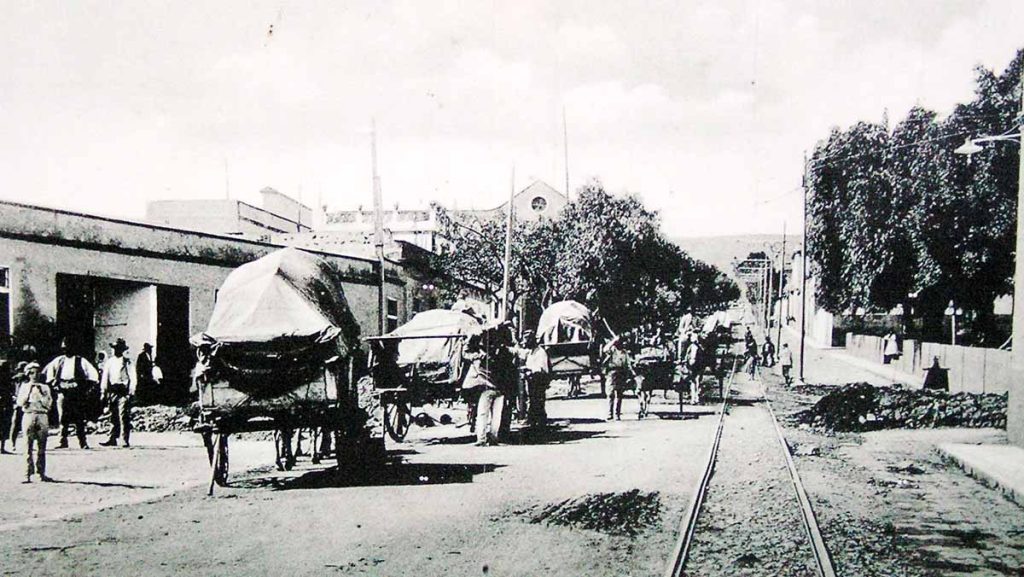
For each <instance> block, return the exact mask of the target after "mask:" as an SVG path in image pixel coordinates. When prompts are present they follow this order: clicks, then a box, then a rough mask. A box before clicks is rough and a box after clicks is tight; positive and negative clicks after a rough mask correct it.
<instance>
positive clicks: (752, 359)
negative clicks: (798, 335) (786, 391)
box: [743, 326, 793, 385]
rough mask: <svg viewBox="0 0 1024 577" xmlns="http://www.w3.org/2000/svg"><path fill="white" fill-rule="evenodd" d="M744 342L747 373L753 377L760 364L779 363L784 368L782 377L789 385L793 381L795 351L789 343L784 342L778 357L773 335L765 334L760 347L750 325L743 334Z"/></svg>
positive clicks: (771, 365)
mask: <svg viewBox="0 0 1024 577" xmlns="http://www.w3.org/2000/svg"><path fill="white" fill-rule="evenodd" d="M743 342H744V348H745V351H744V357H745V361H744V362H745V366H746V370H747V373H748V374H749V375H750V377H751V378H753V377H754V375H755V374H756V372H757V367H758V365H761V366H764V367H774V366H775V365H776V363H778V364H779V366H780V368H781V369H782V378H783V380H784V381H785V382H786V384H787V385H788V384H791V383H792V382H793V376H792V370H793V351H791V350H790V349H789V344H788V343H782V349H781V350H780V351H779V353H778V358H776V355H775V343H773V342H772V338H771V336H767V335H766V336H765V339H764V343H763V344H762V345H761V347H760V349H759V347H758V346H757V340H756V339H755V338H754V334H753V333H752V332H750V327H749V326H748V327H747V330H746V332H745V333H744V335H743Z"/></svg>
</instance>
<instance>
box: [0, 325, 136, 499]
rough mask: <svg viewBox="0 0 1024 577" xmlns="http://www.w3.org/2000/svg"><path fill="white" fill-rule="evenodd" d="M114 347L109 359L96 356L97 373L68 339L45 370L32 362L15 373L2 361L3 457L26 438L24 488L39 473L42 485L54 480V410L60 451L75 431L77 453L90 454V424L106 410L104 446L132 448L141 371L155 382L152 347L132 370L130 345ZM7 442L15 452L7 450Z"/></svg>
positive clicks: (0, 449)
mask: <svg viewBox="0 0 1024 577" xmlns="http://www.w3.org/2000/svg"><path fill="white" fill-rule="evenodd" d="M110 347H111V351H110V353H111V354H110V355H109V356H107V355H105V354H104V353H100V355H102V357H100V356H98V360H99V361H100V362H99V363H98V364H99V365H100V368H99V369H97V368H96V365H94V364H93V363H92V361H90V360H89V359H87V358H85V357H84V356H82V355H80V354H78V353H77V352H76V351H75V350H74V349H73V347H72V346H71V341H70V340H69V339H64V340H62V341H61V344H60V354H59V355H57V356H56V357H54V358H53V359H52V360H51V361H50V362H49V363H47V364H46V365H45V366H40V364H39V362H38V361H37V360H35V359H33V358H30V359H28V360H24V361H21V362H19V363H18V364H17V365H16V366H15V367H14V370H13V371H12V370H10V366H9V363H8V361H7V360H6V359H0V417H2V418H0V432H3V433H6V434H3V435H2V438H0V453H3V454H11V452H12V451H13V450H14V449H15V445H16V443H17V439H18V435H19V433H21V432H24V434H25V441H26V455H27V461H28V462H27V470H26V478H25V482H27V483H28V482H31V481H32V476H33V475H35V474H36V473H38V475H39V478H40V480H42V481H49V480H50V477H48V476H47V475H46V445H47V437H48V435H49V430H50V413H51V411H52V410H53V409H56V413H57V421H58V424H59V426H60V444H59V445H57V448H59V449H64V448H67V447H68V437H69V436H70V433H71V429H72V427H73V428H74V432H75V436H76V437H77V440H78V445H79V447H81V448H82V449H89V443H88V439H87V431H86V423H87V422H88V421H94V420H97V419H98V418H99V417H100V415H101V413H102V410H103V409H106V410H107V411H108V412H109V415H110V434H109V437H108V438H107V440H106V441H104V442H102V443H100V445H103V446H105V447H116V446H117V445H118V440H119V439H120V440H121V442H122V443H123V446H125V447H130V446H131V444H130V439H131V430H132V425H131V407H132V401H133V399H134V398H135V394H136V390H137V386H138V383H139V380H140V374H142V373H141V371H146V372H145V374H144V377H145V379H146V380H152V379H153V378H154V376H153V373H152V371H153V366H154V365H153V358H152V346H151V345H150V344H149V343H146V344H145V345H143V351H142V353H141V354H140V355H139V360H138V361H137V362H136V363H135V364H134V365H133V363H132V361H131V359H129V358H128V357H127V356H126V353H127V352H128V344H127V343H126V342H125V341H124V339H121V338H119V339H117V340H116V342H114V343H111V345H110ZM30 350H31V349H30ZM5 356H6V352H5ZM31 356H35V355H31ZM8 441H9V442H10V445H11V451H8V449H7V443H8Z"/></svg>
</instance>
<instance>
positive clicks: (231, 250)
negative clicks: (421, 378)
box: [0, 202, 429, 386]
mask: <svg viewBox="0 0 1024 577" xmlns="http://www.w3.org/2000/svg"><path fill="white" fill-rule="evenodd" d="M280 248H282V245H279V244H273V243H267V242H258V241H252V240H248V239H243V238H232V237H229V236H223V235H215V234H209V233H202V232H196V231H190V230H182V229H176V228H170V227H163V226H154V225H151V224H147V223H140V222H132V221H126V220H116V219H110V218H102V217H97V216H92V215H87V214H80V213H74V212H68V211H62V210H55V209H49V208H41V207H36V206H30V205H23V204H16V203H9V202H0V286H2V289H0V306H2V307H3V312H2V314H0V335H13V337H14V342H15V345H17V346H22V345H29V344H31V345H33V346H35V347H36V348H37V349H38V350H39V354H40V355H46V354H51V353H52V352H53V350H54V349H55V348H56V344H57V342H58V341H59V339H60V338H61V337H65V336H66V337H69V338H71V339H72V340H73V341H74V342H75V345H76V347H77V348H78V349H79V350H80V351H81V352H82V353H83V354H87V355H92V354H93V353H94V352H96V351H103V350H106V349H107V348H108V346H109V343H112V342H114V341H115V340H116V339H117V338H123V339H125V340H126V341H127V342H128V344H129V346H130V347H131V354H137V353H138V352H139V351H141V350H142V345H143V344H144V343H150V344H151V345H153V346H154V349H155V350H154V354H155V355H156V357H157V359H158V362H159V363H160V366H161V368H163V369H164V373H165V376H166V378H167V380H168V381H169V382H175V383H178V385H177V386H181V383H184V382H187V375H188V371H189V369H190V368H191V365H192V351H191V349H190V346H189V343H188V339H189V337H190V336H191V335H193V334H195V333H198V332H201V331H202V330H204V329H205V328H206V326H207V323H208V322H209V319H210V315H211V313H212V311H213V307H214V303H215V302H216V300H217V291H218V288H219V287H220V285H221V284H222V283H223V281H224V279H225V278H226V277H227V275H228V274H229V273H230V272H231V271H232V270H234V269H235V268H236V267H238V266H240V265H242V264H244V263H246V262H250V261H252V260H255V259H257V258H260V257H262V256H264V255H266V254H269V253H270V252H272V251H274V250H278V249H280ZM314 252H316V254H317V255H318V256H320V257H322V258H324V259H326V260H328V261H330V262H332V263H333V264H334V265H335V267H336V268H337V269H338V270H339V271H340V274H341V275H342V285H343V287H344V290H345V297H346V299H347V301H348V303H349V306H350V307H351V309H352V313H353V315H354V316H355V318H356V320H357V321H358V323H359V326H360V327H361V329H362V334H363V335H365V336H369V335H375V334H377V333H378V300H377V299H378V278H379V274H378V269H377V263H376V261H375V260H373V259H368V258H359V257H355V256H346V255H340V254H336V253H331V252H325V251H314ZM409 271H411V272H409ZM385 272H386V286H385V309H386V310H385V315H386V323H387V325H388V326H390V327H393V326H397V325H398V324H401V323H404V322H405V321H406V320H407V319H408V317H409V316H410V315H411V313H412V310H413V308H414V306H419V302H420V300H418V299H422V296H423V295H422V290H423V286H424V285H428V286H429V283H427V282H425V281H424V280H423V277H422V274H421V273H420V272H418V271H416V270H414V269H413V268H412V267H403V266H402V265H401V264H399V263H397V262H393V261H387V262H386V265H385ZM41 360H46V359H41Z"/></svg>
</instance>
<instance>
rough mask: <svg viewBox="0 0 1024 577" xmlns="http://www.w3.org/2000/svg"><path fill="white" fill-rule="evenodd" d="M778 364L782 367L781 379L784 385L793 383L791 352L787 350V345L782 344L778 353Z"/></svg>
mask: <svg viewBox="0 0 1024 577" xmlns="http://www.w3.org/2000/svg"><path fill="white" fill-rule="evenodd" d="M779 364H780V365H781V366H782V379H783V380H784V381H786V384H787V385H788V384H790V383H792V382H793V375H792V374H791V373H792V371H793V351H791V350H789V344H788V343H782V350H781V351H779Z"/></svg>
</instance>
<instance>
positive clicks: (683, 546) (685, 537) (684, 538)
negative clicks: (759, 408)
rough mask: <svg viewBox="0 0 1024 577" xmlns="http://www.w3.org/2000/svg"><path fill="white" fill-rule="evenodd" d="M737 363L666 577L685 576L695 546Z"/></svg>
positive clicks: (734, 363) (681, 525)
mask: <svg viewBox="0 0 1024 577" xmlns="http://www.w3.org/2000/svg"><path fill="white" fill-rule="evenodd" d="M736 361H737V359H735V358H734V359H733V361H732V372H731V373H730V374H729V384H728V386H726V387H725V393H724V394H723V395H722V406H721V408H720V409H719V411H718V425H717V426H716V427H715V435H714V439H713V440H712V442H711V448H709V449H708V456H707V462H706V464H705V465H704V475H703V476H702V477H701V480H700V483H699V484H698V485H697V491H696V492H695V493H694V494H693V497H692V498H691V499H690V506H689V507H688V508H687V511H686V516H685V517H683V522H682V523H681V524H680V525H679V538H678V539H677V540H676V545H675V547H674V548H673V549H672V556H671V557H670V558H669V563H668V565H667V566H666V567H665V577H681V576H682V575H685V573H683V569H684V568H685V567H686V560H687V558H689V556H690V547H691V546H692V545H693V536H694V533H696V531H697V517H698V516H699V515H700V509H701V505H702V504H703V503H704V498H705V497H706V496H707V491H708V485H709V484H710V483H711V477H712V475H713V474H714V471H715V461H716V460H717V457H718V446H719V444H720V442H721V440H722V427H723V426H724V424H725V408H726V405H727V403H728V402H729V392H730V390H731V389H732V381H733V377H734V376H735V375H736Z"/></svg>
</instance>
